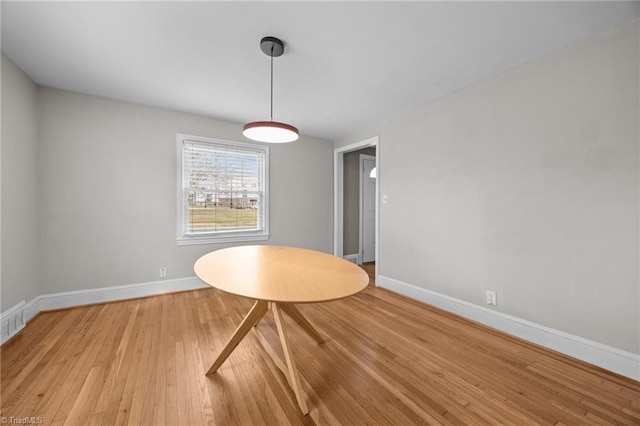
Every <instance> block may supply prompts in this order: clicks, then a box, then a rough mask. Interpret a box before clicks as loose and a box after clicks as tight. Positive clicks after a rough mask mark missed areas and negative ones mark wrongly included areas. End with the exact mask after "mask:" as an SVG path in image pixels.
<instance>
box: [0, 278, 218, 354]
mask: <svg viewBox="0 0 640 426" xmlns="http://www.w3.org/2000/svg"><path fill="white" fill-rule="evenodd" d="M207 287H209V286H208V285H207V284H205V283H203V282H202V281H200V280H199V279H198V278H196V277H188V278H178V279H174V280H164V281H153V282H148V283H141V284H130V285H122V286H116V287H102V288H94V289H90V290H76V291H66V292H63V293H53V294H42V295H40V296H37V297H35V298H33V299H32V300H30V301H29V302H27V303H25V302H24V301H22V302H20V303H18V304H17V305H15V306H13V307H12V308H10V309H8V310H7V311H6V312H3V313H2V314H0V319H1V320H0V323H1V326H2V330H1V336H2V340H1V341H0V345H1V344H3V343H4V342H6V341H7V340H8V339H9V338H11V337H12V336H13V335H15V334H16V333H18V332H19V331H20V330H21V329H22V328H24V325H25V324H26V322H27V321H29V320H30V319H31V318H33V317H35V316H36V315H37V314H38V313H40V312H42V311H49V310H52V309H63V308H71V307H73V306H81V305H90V304H93V303H104V302H113V301H117V300H126V299H133V298H136V297H145V296H155V295H158V294H165V293H174V292H177V291H185V290H197V289H200V288H207Z"/></svg>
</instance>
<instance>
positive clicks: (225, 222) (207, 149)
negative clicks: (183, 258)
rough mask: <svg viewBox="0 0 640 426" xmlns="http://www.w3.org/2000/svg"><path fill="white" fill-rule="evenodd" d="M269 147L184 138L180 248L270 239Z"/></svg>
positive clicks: (180, 139) (180, 155)
mask: <svg viewBox="0 0 640 426" xmlns="http://www.w3.org/2000/svg"><path fill="white" fill-rule="evenodd" d="M268 167H269V148H268V147H267V146H263V145H256V144H249V143H240V142H230V141H223V140H218V139H209V138H204V137H199V136H190V135H182V134H178V238H177V242H178V245H185V244H205V243H214V242H230V241H255V240H266V239H268V238H269V220H268V182H267V176H269V173H268Z"/></svg>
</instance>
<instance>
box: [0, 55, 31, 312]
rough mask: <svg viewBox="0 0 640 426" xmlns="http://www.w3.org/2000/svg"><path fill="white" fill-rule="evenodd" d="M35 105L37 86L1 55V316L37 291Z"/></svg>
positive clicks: (29, 298)
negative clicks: (3, 312) (2, 312)
mask: <svg viewBox="0 0 640 426" xmlns="http://www.w3.org/2000/svg"><path fill="white" fill-rule="evenodd" d="M36 105H37V88H36V85H35V84H34V83H33V82H32V81H31V79H29V77H27V76H26V75H25V74H24V73H23V72H22V71H21V70H20V69H19V68H18V67H16V66H15V65H14V64H13V62H11V61H10V60H9V59H8V58H7V57H6V56H4V54H3V55H2V156H1V157H2V167H1V170H2V178H1V182H2V234H1V235H2V248H3V250H2V289H1V299H2V301H1V303H0V311H5V310H6V309H7V308H9V307H11V306H13V305H15V304H16V303H18V302H20V301H21V300H25V301H28V300H31V299H32V298H33V297H35V296H36V295H38V294H39V292H40V280H39V276H38V263H39V252H38V238H39V228H40V226H39V223H40V222H39V218H40V216H39V214H38V209H39V208H40V207H41V204H40V202H39V191H38V187H37V178H38V170H37V163H38V156H37V147H38V135H37V116H36V111H37V107H36Z"/></svg>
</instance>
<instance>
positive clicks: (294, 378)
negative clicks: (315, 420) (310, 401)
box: [207, 300, 325, 415]
mask: <svg viewBox="0 0 640 426" xmlns="http://www.w3.org/2000/svg"><path fill="white" fill-rule="evenodd" d="M269 307H271V310H272V311H273V317H274V319H275V322H276V327H277V328H278V335H279V336H280V343H281V344H282V350H283V352H284V358H285V361H286V363H287V370H288V371H289V383H290V384H291V387H292V388H293V393H294V394H295V395H296V400H297V401H298V405H299V406H300V409H301V410H302V413H303V414H305V415H306V414H309V409H308V408H307V403H306V401H305V400H304V396H303V395H304V394H303V393H302V386H301V385H300V378H299V377H298V370H297V369H296V364H295V361H294V359H293V353H292V352H291V345H290V344H289V340H288V337H287V331H286V329H285V328H284V322H283V320H282V319H283V318H282V313H283V312H284V313H285V314H287V315H289V317H291V319H292V320H294V321H295V322H296V324H298V325H299V326H300V327H301V328H302V329H303V330H304V331H306V332H307V334H309V336H311V337H312V338H313V339H314V340H315V341H316V342H318V343H324V342H325V340H324V339H323V338H322V336H321V335H320V333H318V331H317V330H316V329H315V328H314V327H313V326H312V325H311V323H309V321H308V320H307V319H306V318H305V317H304V315H302V313H301V312H300V311H299V310H298V308H296V307H295V305H293V304H291V303H278V302H267V301H266V300H256V302H255V303H254V304H253V307H252V308H251V310H250V311H249V313H248V314H247V315H246V316H245V317H244V319H243V320H242V322H241V323H240V325H239V326H238V328H237V329H236V331H235V332H234V333H233V336H231V338H230V339H229V341H228V342H227V344H226V345H225V347H224V349H222V352H220V355H218V358H216V360H215V361H214V363H213V364H212V365H211V368H209V371H207V375H209V374H213V373H215V372H216V371H218V368H220V366H221V365H222V363H224V361H225V360H226V359H227V357H228V356H229V355H231V352H233V350H234V349H235V348H236V346H238V343H240V342H241V341H242V339H243V338H244V336H246V334H247V333H248V332H249V330H251V329H252V328H253V327H254V326H255V325H257V324H258V322H260V320H261V319H262V317H263V316H264V314H266V313H267V311H268V310H269Z"/></svg>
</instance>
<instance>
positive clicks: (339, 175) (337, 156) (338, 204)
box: [333, 136, 381, 282]
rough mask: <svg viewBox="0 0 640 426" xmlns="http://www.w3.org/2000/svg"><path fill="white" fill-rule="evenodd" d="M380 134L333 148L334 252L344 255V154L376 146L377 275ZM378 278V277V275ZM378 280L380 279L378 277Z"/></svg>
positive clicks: (377, 260)
mask: <svg viewBox="0 0 640 426" xmlns="http://www.w3.org/2000/svg"><path fill="white" fill-rule="evenodd" d="M379 142H380V137H379V136H373V137H371V138H368V139H364V140H361V141H359V142H354V143H352V144H349V145H345V146H342V147H340V148H335V149H334V150H333V254H334V255H335V256H338V257H343V256H344V154H346V153H348V152H352V151H358V150H360V149H362V148H368V147H375V148H376V173H377V177H376V232H375V233H376V237H375V238H376V255H375V258H376V276H377V275H378V271H379V270H380V268H379V266H378V265H379V264H380V263H379V260H380V238H379V236H380V214H379V213H380V176H381V173H380V149H379ZM376 278H377V277H376ZM376 282H378V280H377V279H376Z"/></svg>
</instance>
